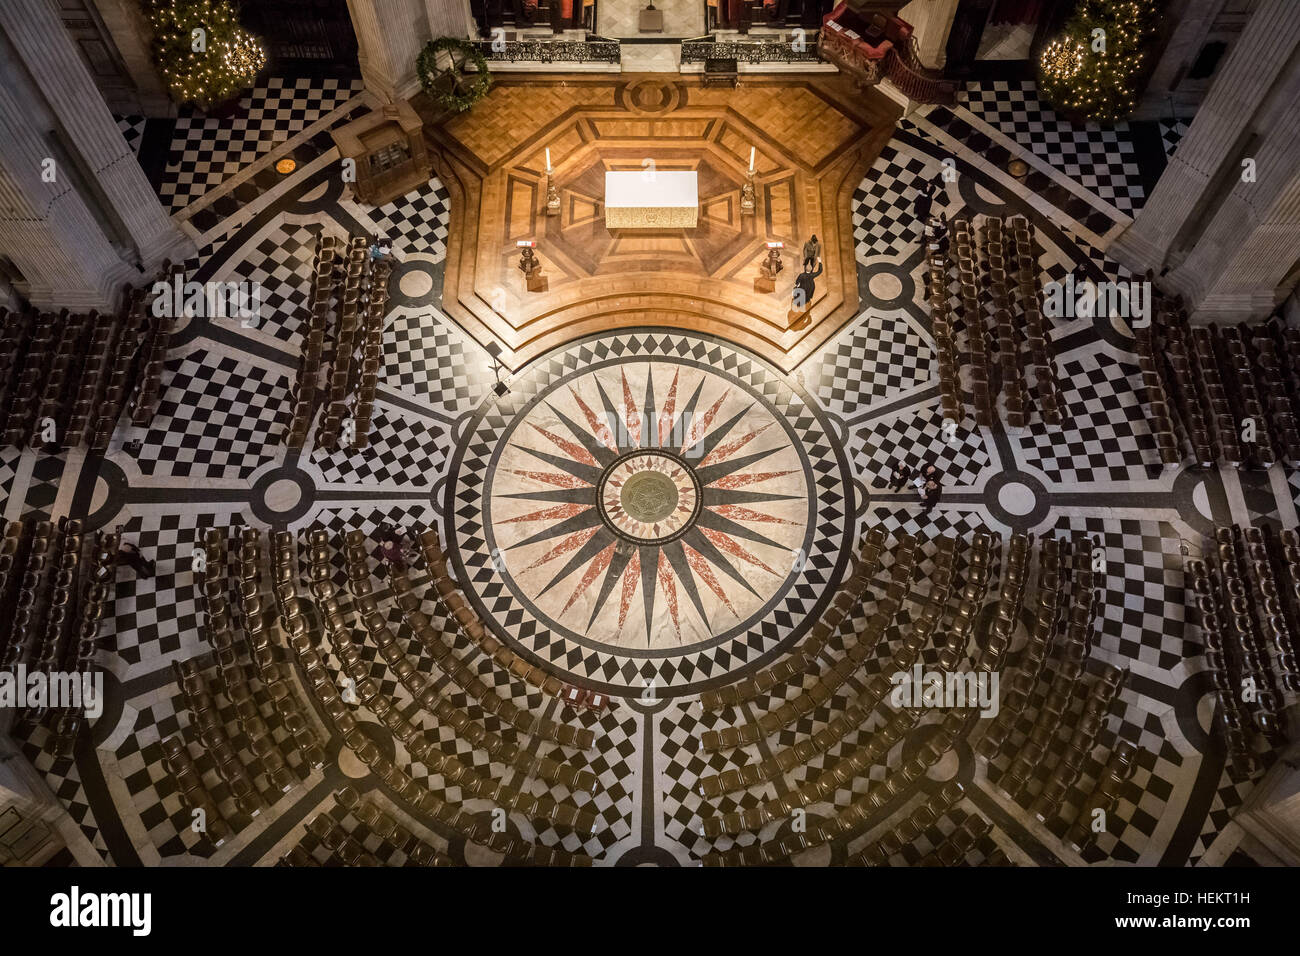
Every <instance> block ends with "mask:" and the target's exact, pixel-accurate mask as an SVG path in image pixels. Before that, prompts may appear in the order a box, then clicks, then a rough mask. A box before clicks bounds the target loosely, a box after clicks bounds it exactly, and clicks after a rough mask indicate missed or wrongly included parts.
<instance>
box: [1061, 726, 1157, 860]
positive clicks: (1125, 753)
mask: <svg viewBox="0 0 1300 956" xmlns="http://www.w3.org/2000/svg"><path fill="white" fill-rule="evenodd" d="M1138 754H1139V750H1138V748H1137V747H1135V746H1134V745H1133V744H1131V743H1129V742H1128V741H1127V740H1121V741H1119V742H1118V743H1117V744H1116V745H1115V749H1114V750H1112V751H1111V754H1110V759H1108V760H1107V761H1106V765H1105V767H1104V768H1103V769H1102V772H1101V777H1100V779H1099V780H1098V781H1097V786H1096V787H1095V788H1094V789H1093V791H1092V793H1090V794H1089V795H1088V797H1087V798H1086V799H1085V800H1084V803H1083V806H1082V807H1080V809H1079V815H1078V816H1077V817H1075V818H1074V822H1073V823H1072V824H1070V828H1069V829H1068V830H1067V831H1066V832H1065V840H1066V842H1067V843H1070V844H1072V845H1073V846H1074V847H1075V848H1076V849H1082V848H1083V847H1084V846H1086V845H1087V844H1088V843H1090V842H1091V841H1092V840H1093V839H1095V838H1096V835H1097V831H1096V830H1095V829H1094V826H1095V822H1096V821H1097V820H1098V819H1099V818H1098V816H1097V811H1098V810H1100V811H1102V812H1103V813H1110V812H1111V811H1112V810H1113V809H1114V807H1115V804H1116V803H1117V802H1118V801H1119V797H1120V790H1121V789H1122V788H1123V786H1124V783H1125V782H1126V781H1127V780H1128V779H1129V778H1130V777H1132V776H1133V771H1134V770H1136V769H1137V758H1138Z"/></svg>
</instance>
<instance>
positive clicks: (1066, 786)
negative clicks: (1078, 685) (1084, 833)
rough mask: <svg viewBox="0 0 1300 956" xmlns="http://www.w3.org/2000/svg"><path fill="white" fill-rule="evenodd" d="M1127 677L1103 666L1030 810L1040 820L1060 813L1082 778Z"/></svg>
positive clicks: (1126, 672)
mask: <svg viewBox="0 0 1300 956" xmlns="http://www.w3.org/2000/svg"><path fill="white" fill-rule="evenodd" d="M1127 677H1128V671H1126V670H1125V671H1121V670H1120V669H1119V668H1117V667H1115V666H1113V665H1111V664H1105V665H1103V667H1102V673H1101V675H1100V677H1099V678H1098V679H1097V681H1096V682H1095V684H1094V685H1093V689H1092V692H1091V693H1089V695H1088V697H1087V699H1086V700H1085V702H1084V705H1083V714H1082V715H1081V716H1080V717H1079V721H1078V723H1077V724H1076V725H1075V728H1074V732H1073V733H1072V734H1071V735H1070V739H1069V741H1068V742H1067V743H1066V745H1065V750H1064V751H1063V752H1062V753H1061V757H1060V760H1059V761H1058V762H1057V764H1056V767H1055V769H1053V770H1052V773H1051V776H1049V777H1048V778H1047V781H1046V782H1045V783H1044V784H1043V789H1042V790H1040V791H1039V793H1038V796H1037V797H1035V798H1034V802H1033V803H1032V804H1030V806H1029V809H1030V811H1031V812H1032V813H1034V814H1035V815H1036V816H1037V817H1038V819H1040V820H1046V819H1047V818H1048V817H1053V816H1056V815H1057V814H1058V813H1060V812H1061V808H1062V806H1063V805H1064V803H1065V797H1066V794H1068V793H1069V792H1070V788H1071V787H1073V786H1074V785H1075V784H1076V783H1077V782H1078V780H1079V777H1080V776H1082V775H1083V763H1084V761H1085V760H1087V758H1088V755H1089V754H1091V753H1092V750H1093V748H1094V747H1095V746H1096V745H1097V738H1098V737H1099V736H1100V735H1101V732H1102V730H1103V729H1104V728H1105V724H1106V715H1107V714H1108V713H1109V712H1110V707H1111V703H1112V702H1113V701H1114V700H1115V698H1116V697H1117V696H1118V695H1119V691H1120V688H1121V687H1122V686H1123V684H1124V681H1125V679H1126V678H1127Z"/></svg>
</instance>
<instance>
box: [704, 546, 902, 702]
mask: <svg viewBox="0 0 1300 956" xmlns="http://www.w3.org/2000/svg"><path fill="white" fill-rule="evenodd" d="M884 547H885V529H884V528H872V529H871V530H870V531H868V532H867V534H866V538H865V540H864V541H863V544H862V553H861V555H860V556H859V558H858V565H857V570H856V571H855V572H854V574H853V575H852V576H851V577H850V578H849V579H848V580H847V581H845V582H844V585H843V586H842V587H841V588H840V589H839V591H837V592H836V593H835V595H834V598H833V600H832V601H831V604H830V606H829V607H827V608H826V610H825V611H824V612H822V615H821V617H820V618H819V619H818V620H817V622H816V623H815V624H814V625H813V627H812V629H811V630H810V631H809V632H808V635H807V636H806V637H805V638H804V639H803V641H801V642H800V644H799V646H798V647H796V648H795V649H794V650H793V651H791V652H790V655H789V656H788V657H785V658H783V659H782V660H780V661H778V662H777V663H775V664H773V665H772V666H770V667H766V668H763V669H762V670H759V671H756V672H755V673H753V674H751V675H750V676H749V677H747V678H745V679H744V680H741V681H737V682H736V683H734V684H728V685H726V686H724V687H720V688H718V689H717V690H710V691H705V692H704V693H702V694H701V695H700V706H701V707H703V708H704V709H705V710H720V709H721V708H723V707H734V706H736V705H737V704H741V703H744V702H745V701H747V700H753V699H754V698H755V697H758V696H759V695H760V694H765V693H767V692H768V691H769V690H771V689H772V688H773V687H775V686H776V685H777V684H784V683H788V682H789V681H792V680H795V679H797V678H800V677H802V676H803V674H804V673H805V672H806V671H807V670H808V669H809V668H810V667H812V666H813V664H814V663H815V662H816V661H817V658H818V657H819V656H820V655H821V652H822V651H823V650H824V649H825V647H826V644H827V642H828V641H829V640H830V639H831V636H832V635H833V634H834V633H835V631H836V629H837V628H838V627H839V626H840V624H841V622H842V621H843V620H844V618H845V616H846V615H847V614H848V612H849V611H850V610H852V609H853V608H854V607H856V606H857V605H858V604H860V603H861V602H862V597H863V595H864V594H866V591H867V587H868V585H870V583H871V580H872V578H874V577H875V575H876V572H877V571H879V570H880V556H881V551H882V550H883V549H884Z"/></svg>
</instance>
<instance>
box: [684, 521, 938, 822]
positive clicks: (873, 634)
mask: <svg viewBox="0 0 1300 956" xmlns="http://www.w3.org/2000/svg"><path fill="white" fill-rule="evenodd" d="M956 545H957V539H956V538H946V537H945V538H940V539H939V542H938V548H937V550H936V554H935V570H934V573H933V574H931V576H930V594H929V598H928V600H927V601H926V603H925V607H924V609H923V610H922V612H921V614H920V615H919V616H918V617H917V619H916V620H915V621H913V622H912V627H911V628H910V630H909V631H908V633H907V634H906V635H905V636H904V638H903V641H902V643H901V644H900V645H899V649H898V650H897V651H895V652H894V656H893V658H892V660H891V661H890V662H889V665H888V666H887V667H886V668H883V669H882V671H881V672H880V673H878V674H873V675H872V676H871V677H868V678H867V679H866V681H865V685H864V687H863V689H862V691H861V692H860V693H859V694H858V695H857V697H856V698H855V699H854V700H853V701H852V702H850V703H849V705H848V706H847V707H846V708H845V709H844V711H843V712H842V713H839V714H836V715H835V716H834V717H832V718H831V721H830V723H828V724H827V725H826V726H825V727H823V728H822V729H821V730H819V731H818V732H817V733H815V734H813V735H812V736H811V737H807V738H805V739H804V740H801V741H799V742H798V743H796V744H793V745H791V746H789V747H784V748H782V749H781V750H778V751H777V752H776V753H775V754H773V755H772V756H771V757H768V758H766V759H764V760H761V761H754V762H751V763H748V764H745V765H744V766H742V767H739V768H737V767H733V768H730V769H728V770H724V771H723V772H722V773H719V774H705V775H704V776H702V777H700V779H699V781H698V783H697V788H698V790H699V792H700V795H701V796H703V797H705V798H706V799H712V798H714V797H717V796H719V795H721V794H723V793H729V792H731V791H733V790H741V789H744V788H746V787H752V786H756V785H758V784H760V783H764V782H766V781H769V780H774V779H776V778H777V777H780V776H782V775H783V774H787V773H789V772H791V771H792V770H794V769H795V768H796V767H799V766H802V765H803V764H806V763H807V762H808V761H809V760H811V759H813V757H815V756H817V754H820V753H826V752H827V751H828V750H830V749H831V748H832V747H834V746H835V745H836V744H837V743H839V742H840V741H841V740H843V739H844V738H845V737H846V736H848V735H849V734H850V733H852V732H853V731H854V730H856V729H857V728H858V727H861V726H862V725H863V724H864V723H866V722H867V720H868V719H869V718H870V716H871V714H872V713H873V712H874V711H875V709H876V708H877V707H878V706H879V705H880V703H881V701H883V700H884V699H885V698H886V697H887V696H888V695H889V693H890V691H891V690H892V689H893V686H894V685H893V683H892V682H891V681H890V680H889V677H888V676H887V675H889V674H898V673H907V672H908V671H910V670H911V668H912V665H913V664H914V663H915V662H916V659H917V657H918V656H919V654H920V652H921V649H922V648H923V647H924V646H926V645H927V644H928V643H929V642H930V641H931V640H932V639H933V637H934V634H935V632H936V631H937V629H938V627H939V625H940V622H941V621H942V619H943V617H944V609H945V607H946V606H947V603H948V594H949V589H950V586H951V577H952V566H953V562H954V558H955V555H956ZM887 614H888V611H887V610H886V611H884V612H882V613H879V614H877V615H876V616H875V617H874V618H873V620H872V621H870V622H869V623H868V626H867V629H866V630H865V631H864V632H863V634H862V637H861V639H860V640H859V641H858V642H857V644H855V645H854V648H863V649H866V648H870V647H874V646H875V645H876V641H878V640H879V639H880V637H881V636H883V633H884V629H885V628H886V627H888V626H889V623H890V618H891V617H892V615H889V616H886V615H887ZM877 630H879V633H877Z"/></svg>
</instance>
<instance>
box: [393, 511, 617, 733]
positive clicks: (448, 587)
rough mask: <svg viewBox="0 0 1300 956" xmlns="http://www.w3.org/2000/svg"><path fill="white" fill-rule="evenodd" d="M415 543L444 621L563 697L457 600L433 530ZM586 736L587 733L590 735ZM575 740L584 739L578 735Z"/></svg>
mask: <svg viewBox="0 0 1300 956" xmlns="http://www.w3.org/2000/svg"><path fill="white" fill-rule="evenodd" d="M417 540H418V541H419V543H420V550H421V552H422V553H423V555H424V563H425V569H426V570H427V571H428V572H429V575H430V577H431V578H432V580H433V590H434V592H435V595H436V598H437V600H438V601H439V602H440V603H441V604H442V605H443V607H444V608H445V609H446V611H447V617H448V619H449V620H452V621H455V622H456V625H457V626H458V627H459V628H460V630H461V633H463V634H464V635H465V636H466V637H468V638H469V639H470V641H472V642H473V643H474V644H475V645H476V646H477V647H478V648H479V649H480V650H482V651H483V653H484V654H486V655H488V656H489V657H491V658H492V659H493V660H495V661H496V662H497V664H499V665H500V666H501V667H502V668H504V669H505V670H507V671H509V672H510V673H511V674H513V675H514V676H515V677H518V678H519V679H521V680H523V681H526V682H527V683H528V684H530V685H532V686H533V687H536V688H537V689H538V690H540V691H541V692H542V693H543V694H546V695H547V696H549V697H561V696H563V694H564V690H565V685H564V682H563V681H562V680H560V678H559V677H557V676H556V675H554V674H552V673H551V672H550V671H549V670H547V669H546V668H545V667H541V666H538V665H537V664H534V663H532V662H531V661H529V660H528V659H526V658H524V657H522V656H521V655H519V654H516V653H515V652H514V651H513V650H511V649H510V648H509V647H507V646H506V645H505V644H503V643H502V642H501V641H498V640H497V639H496V638H494V637H493V636H492V635H491V633H490V632H489V631H488V629H487V627H486V626H485V625H484V624H483V622H482V621H481V620H479V617H478V615H477V614H476V613H475V612H474V609H473V608H471V607H470V606H469V604H468V603H467V602H466V601H465V599H464V598H463V597H462V596H461V594H460V591H459V589H458V588H457V586H456V582H455V581H454V580H452V577H451V574H450V573H449V572H448V570H447V556H446V554H444V552H443V550H442V543H441V542H440V541H439V540H438V531H437V529H436V528H427V529H425V530H424V531H422V532H420V534H419V535H417ZM408 600H409V599H408ZM587 733H590V731H588V732H587ZM579 737H580V738H582V739H585V738H583V735H582V734H581V733H580V734H579ZM593 743H594V737H592V738H591V739H590V740H588V741H587V742H585V743H584V742H581V740H580V741H578V742H576V744H575V745H576V746H578V747H579V748H580V749H582V750H586V749H587V748H588V747H590V746H591V745H592V744H593Z"/></svg>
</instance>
